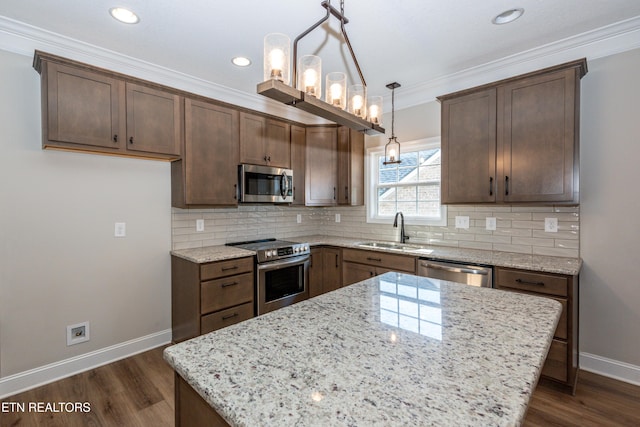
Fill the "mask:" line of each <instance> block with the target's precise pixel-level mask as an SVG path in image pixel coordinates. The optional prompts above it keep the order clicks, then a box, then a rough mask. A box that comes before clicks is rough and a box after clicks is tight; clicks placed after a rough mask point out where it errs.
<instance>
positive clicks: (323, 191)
mask: <svg viewBox="0 0 640 427" xmlns="http://www.w3.org/2000/svg"><path fill="white" fill-rule="evenodd" d="M337 148H338V147H337V135H336V128H335V127H310V128H307V162H306V167H307V169H306V180H305V187H306V188H305V193H306V205H307V206H333V205H335V204H336V199H337V194H336V190H337V188H336V185H337V184H336V179H337V173H338V171H337V169H338V165H337Z"/></svg>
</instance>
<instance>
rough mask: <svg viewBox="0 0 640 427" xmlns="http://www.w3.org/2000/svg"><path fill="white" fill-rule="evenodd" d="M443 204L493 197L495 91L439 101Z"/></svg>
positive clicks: (491, 198) (482, 201)
mask: <svg viewBox="0 0 640 427" xmlns="http://www.w3.org/2000/svg"><path fill="white" fill-rule="evenodd" d="M441 144H442V195H441V196H442V203H443V204H447V203H486V202H494V201H495V200H496V190H495V180H496V175H495V172H496V156H495V153H496V90H495V89H488V90H484V91H481V92H475V93H472V94H469V95H464V96H460V97H457V98H452V99H445V100H444V101H443V102H442V141H441Z"/></svg>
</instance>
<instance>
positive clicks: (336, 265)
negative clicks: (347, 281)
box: [336, 254, 340, 268]
mask: <svg viewBox="0 0 640 427" xmlns="http://www.w3.org/2000/svg"><path fill="white" fill-rule="evenodd" d="M338 267H340V266H339V265H338V254H336V268H338Z"/></svg>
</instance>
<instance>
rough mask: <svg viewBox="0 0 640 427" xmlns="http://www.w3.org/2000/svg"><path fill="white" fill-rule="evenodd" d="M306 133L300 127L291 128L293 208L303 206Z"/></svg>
mask: <svg viewBox="0 0 640 427" xmlns="http://www.w3.org/2000/svg"><path fill="white" fill-rule="evenodd" d="M306 138H307V133H306V130H305V128H303V127H302V126H291V169H292V170H293V202H291V205H293V206H304V202H305V200H304V198H305V190H304V189H305V170H306V163H307V143H306Z"/></svg>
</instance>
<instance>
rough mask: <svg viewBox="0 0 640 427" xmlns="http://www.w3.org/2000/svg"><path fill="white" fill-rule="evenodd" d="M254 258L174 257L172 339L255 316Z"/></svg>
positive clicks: (186, 337) (172, 267) (190, 335)
mask: <svg viewBox="0 0 640 427" xmlns="http://www.w3.org/2000/svg"><path fill="white" fill-rule="evenodd" d="M253 301H254V285H253V258H252V257H246V258H237V259H231V260H225V261H217V262H210V263H206V264H198V263H194V262H191V261H188V260H185V259H183V258H179V257H176V256H172V257H171V327H172V335H173V336H172V340H173V342H180V341H184V340H187V339H190V338H194V337H196V336H198V335H202V334H206V333H208V332H211V331H215V330H217V329H221V328H224V327H226V326H229V325H233V324H234V323H238V322H241V321H243V320H246V319H250V318H252V317H253V312H254V309H253Z"/></svg>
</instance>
